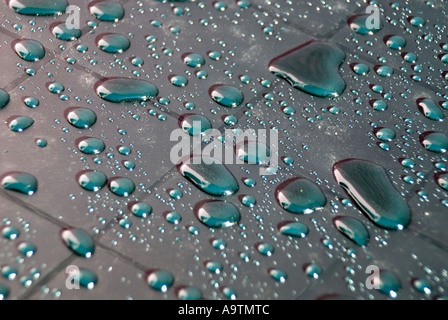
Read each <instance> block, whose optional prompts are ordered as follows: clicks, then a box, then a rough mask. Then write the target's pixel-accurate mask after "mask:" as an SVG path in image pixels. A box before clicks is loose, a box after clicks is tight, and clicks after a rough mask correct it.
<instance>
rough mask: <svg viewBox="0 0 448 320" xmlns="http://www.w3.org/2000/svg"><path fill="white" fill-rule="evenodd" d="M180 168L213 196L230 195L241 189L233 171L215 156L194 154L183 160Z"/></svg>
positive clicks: (194, 182) (186, 175)
mask: <svg viewBox="0 0 448 320" xmlns="http://www.w3.org/2000/svg"><path fill="white" fill-rule="evenodd" d="M178 169H179V172H180V173H181V174H182V175H183V176H184V177H185V178H187V179H188V180H190V181H191V182H192V183H193V184H194V185H195V186H196V187H198V188H199V189H201V190H202V191H204V192H206V193H208V194H210V195H213V196H229V195H232V194H234V193H236V192H237V191H238V189H239V186H238V182H237V181H236V179H235V177H234V176H233V175H232V173H230V171H229V170H227V168H226V167H225V166H224V165H223V164H222V162H220V161H219V160H217V159H215V158H211V157H208V156H202V157H201V156H192V157H191V158H190V159H188V160H185V162H181V163H180V165H179V166H178Z"/></svg>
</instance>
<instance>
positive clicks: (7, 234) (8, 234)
mask: <svg viewBox="0 0 448 320" xmlns="http://www.w3.org/2000/svg"><path fill="white" fill-rule="evenodd" d="M0 229H1V230H2V235H3V237H4V238H5V239H8V240H15V239H17V237H18V236H19V235H20V230H19V229H17V228H16V227H12V226H5V227H3V228H0Z"/></svg>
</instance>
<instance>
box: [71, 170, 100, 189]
mask: <svg viewBox="0 0 448 320" xmlns="http://www.w3.org/2000/svg"><path fill="white" fill-rule="evenodd" d="M77 178H78V183H79V185H80V186H81V187H82V188H84V189H85V190H87V191H93V192H97V191H99V190H100V189H101V188H103V187H104V186H105V185H106V183H107V176H106V175H105V174H104V173H103V172H101V171H99V170H85V171H81V172H80V173H79V174H78V177H77Z"/></svg>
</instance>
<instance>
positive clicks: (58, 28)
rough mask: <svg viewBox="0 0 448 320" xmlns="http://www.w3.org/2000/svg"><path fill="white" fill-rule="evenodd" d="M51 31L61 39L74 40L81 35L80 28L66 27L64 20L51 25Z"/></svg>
mask: <svg viewBox="0 0 448 320" xmlns="http://www.w3.org/2000/svg"><path fill="white" fill-rule="evenodd" d="M51 33H53V35H54V36H55V37H56V38H58V39H59V40H62V41H74V40H76V39H78V38H79V37H81V34H82V32H81V30H79V29H77V28H74V27H72V28H68V27H67V25H66V24H65V23H64V22H60V23H58V24H55V25H52V27H51Z"/></svg>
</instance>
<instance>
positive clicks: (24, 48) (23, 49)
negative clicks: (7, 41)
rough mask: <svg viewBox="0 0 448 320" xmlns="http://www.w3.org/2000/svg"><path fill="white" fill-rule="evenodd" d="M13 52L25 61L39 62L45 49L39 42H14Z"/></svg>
mask: <svg viewBox="0 0 448 320" xmlns="http://www.w3.org/2000/svg"><path fill="white" fill-rule="evenodd" d="M12 46H13V48H14V51H15V52H16V53H17V55H18V56H19V57H20V58H22V59H23V60H25V61H31V62H35V61H39V60H41V59H42V58H43V57H44V56H45V49H44V47H43V46H42V44H41V43H40V42H39V41H36V40H32V39H20V40H15V41H13V43H12Z"/></svg>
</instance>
